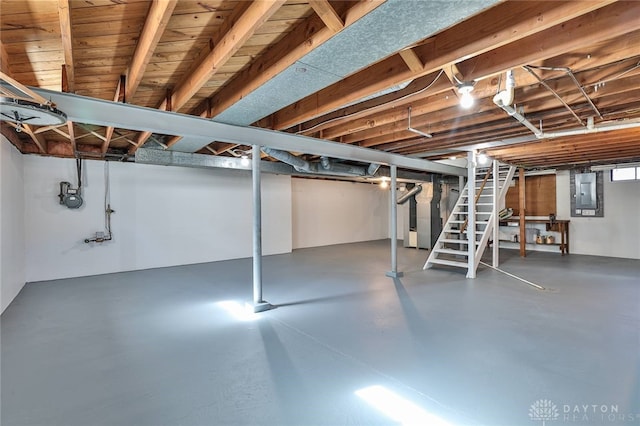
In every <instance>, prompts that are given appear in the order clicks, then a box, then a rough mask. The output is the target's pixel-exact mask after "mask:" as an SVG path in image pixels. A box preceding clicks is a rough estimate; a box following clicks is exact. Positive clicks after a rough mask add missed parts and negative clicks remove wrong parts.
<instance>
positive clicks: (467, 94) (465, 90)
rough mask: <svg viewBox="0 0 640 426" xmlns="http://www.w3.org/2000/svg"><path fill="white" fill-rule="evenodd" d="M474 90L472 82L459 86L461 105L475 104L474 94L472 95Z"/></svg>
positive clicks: (468, 106) (467, 106) (464, 106)
mask: <svg viewBox="0 0 640 426" xmlns="http://www.w3.org/2000/svg"><path fill="white" fill-rule="evenodd" d="M472 90H473V85H472V84H470V83H465V84H463V85H462V86H460V87H458V93H460V106H461V107H462V108H471V107H472V106H473V103H474V99H473V96H471V91H472Z"/></svg>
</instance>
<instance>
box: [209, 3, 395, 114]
mask: <svg viewBox="0 0 640 426" xmlns="http://www.w3.org/2000/svg"><path fill="white" fill-rule="evenodd" d="M382 3H384V0H373V1H368V0H367V1H359V2H356V3H353V2H348V5H349V6H350V8H349V9H348V10H347V11H346V12H345V16H346V18H345V22H344V27H343V28H347V27H349V26H350V25H352V24H353V23H355V22H356V21H358V20H359V19H360V18H362V17H363V16H365V15H366V14H367V13H369V12H371V11H372V10H374V9H375V8H376V7H378V6H380V5H381V4H382ZM334 35H335V32H334V31H332V30H331V29H330V28H328V27H326V26H324V25H322V21H321V20H320V18H319V17H318V16H317V15H312V16H311V17H309V18H308V19H306V20H305V21H303V22H302V23H301V24H299V25H298V26H297V27H296V28H295V29H294V30H293V31H292V32H291V33H289V34H288V35H287V36H285V37H284V38H283V39H282V40H281V41H280V42H279V43H278V44H276V45H275V46H273V48H271V49H269V51H268V52H267V53H265V54H264V55H262V56H260V57H259V58H258V60H257V61H255V62H254V63H252V64H251V65H250V66H249V67H248V68H247V69H245V70H243V71H241V72H240V73H239V74H238V75H237V76H236V77H235V78H234V79H233V80H231V82H230V83H229V84H227V85H226V86H225V87H223V88H222V89H221V90H220V91H218V92H217V93H216V94H215V96H214V97H213V98H212V102H211V114H210V117H215V116H216V115H218V114H220V113H221V112H222V111H224V110H226V109H227V108H229V107H230V106H231V105H233V104H235V103H236V102H238V101H239V100H240V99H242V98H244V97H245V96H247V95H248V94H249V93H251V92H253V91H255V90H256V89H257V88H258V87H260V86H262V85H263V84H265V83H266V82H267V81H269V80H271V79H272V78H273V77H275V76H276V75H277V74H278V73H280V72H282V71H284V70H285V69H286V68H287V67H289V66H291V65H292V64H294V63H295V62H296V61H297V60H299V59H300V58H302V57H303V56H304V55H306V54H307V53H309V52H310V51H312V50H313V49H315V48H317V47H318V46H320V45H322V44H323V43H324V42H326V41H327V40H329V39H330V38H331V37H333V36H334Z"/></svg>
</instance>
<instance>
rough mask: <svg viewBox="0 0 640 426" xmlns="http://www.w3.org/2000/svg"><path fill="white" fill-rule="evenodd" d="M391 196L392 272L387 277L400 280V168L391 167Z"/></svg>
mask: <svg viewBox="0 0 640 426" xmlns="http://www.w3.org/2000/svg"><path fill="white" fill-rule="evenodd" d="M390 169H391V173H390V174H391V194H390V196H389V208H390V212H389V222H390V226H391V270H390V271H389V272H387V273H386V276H388V277H391V278H399V277H401V276H402V275H403V274H402V272H398V203H397V202H396V200H397V198H398V197H397V195H396V187H397V185H398V167H397V166H396V165H393V164H392V165H391V166H390Z"/></svg>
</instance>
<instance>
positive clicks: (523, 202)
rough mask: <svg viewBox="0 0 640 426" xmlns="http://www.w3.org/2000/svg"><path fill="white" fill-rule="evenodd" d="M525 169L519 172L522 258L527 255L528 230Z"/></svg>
mask: <svg viewBox="0 0 640 426" xmlns="http://www.w3.org/2000/svg"><path fill="white" fill-rule="evenodd" d="M524 180H525V177H524V168H522V167H520V169H519V170H518V188H519V192H518V204H519V210H520V212H519V213H518V216H519V217H520V222H519V225H520V256H521V257H525V256H526V255H527V249H526V243H527V228H526V227H525V221H524V220H525V216H526V214H527V212H526V209H525V206H526V198H525V194H526V193H525V183H524Z"/></svg>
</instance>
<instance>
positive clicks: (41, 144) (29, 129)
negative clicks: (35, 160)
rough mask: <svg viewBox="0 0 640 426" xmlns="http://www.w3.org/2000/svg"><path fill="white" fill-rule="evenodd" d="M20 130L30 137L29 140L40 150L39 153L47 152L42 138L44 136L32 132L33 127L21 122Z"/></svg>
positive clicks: (45, 143)
mask: <svg viewBox="0 0 640 426" xmlns="http://www.w3.org/2000/svg"><path fill="white" fill-rule="evenodd" d="M22 130H23V131H24V132H25V133H26V134H28V135H29V137H31V140H32V141H33V142H34V143H35V144H36V146H37V147H38V149H39V150H40V153H42V154H46V153H47V141H46V140H44V138H42V137H41V136H40V135H36V134H35V133H33V128H32V127H31V126H29V125H28V124H24V123H23V124H22Z"/></svg>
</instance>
